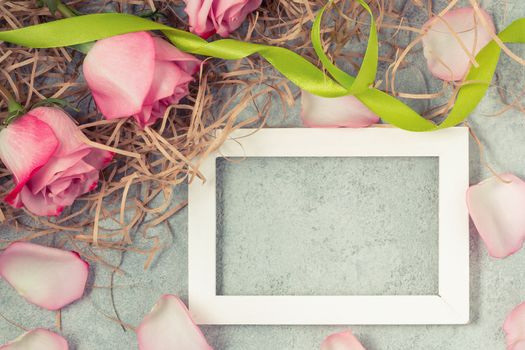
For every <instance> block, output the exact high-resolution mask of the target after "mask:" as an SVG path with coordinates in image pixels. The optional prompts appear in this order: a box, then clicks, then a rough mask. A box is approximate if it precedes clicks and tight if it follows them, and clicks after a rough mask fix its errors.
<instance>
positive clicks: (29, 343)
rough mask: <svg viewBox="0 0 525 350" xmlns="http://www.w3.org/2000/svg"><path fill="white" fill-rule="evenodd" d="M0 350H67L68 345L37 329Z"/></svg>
mask: <svg viewBox="0 0 525 350" xmlns="http://www.w3.org/2000/svg"><path fill="white" fill-rule="evenodd" d="M0 350H68V345H67V341H66V340H65V339H64V338H63V337H61V336H60V335H58V334H55V333H53V332H50V331H48V330H45V329H41V328H38V329H33V330H32V331H29V332H27V333H24V334H22V335H21V336H20V337H18V338H17V339H15V340H13V341H11V342H9V343H7V344H5V345H2V346H0Z"/></svg>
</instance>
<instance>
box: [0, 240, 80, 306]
mask: <svg viewBox="0 0 525 350" xmlns="http://www.w3.org/2000/svg"><path fill="white" fill-rule="evenodd" d="M88 270H89V265H88V264H87V263H86V262H85V261H84V260H82V259H81V258H80V256H79V255H78V254H77V253H75V252H71V251H66V250H61V249H56V248H51V247H44V246H41V245H37V244H32V243H27V242H15V243H12V244H11V245H9V247H7V249H6V250H4V251H3V252H2V254H0V276H1V277H3V278H4V279H5V280H6V281H7V282H8V283H9V284H10V285H11V286H13V288H14V289H16V291H17V292H18V293H19V294H20V295H21V296H23V297H24V298H25V299H26V300H27V301H29V302H30V303H33V304H35V305H38V306H40V307H43V308H45V309H48V310H58V309H61V308H62V307H64V306H66V305H68V304H70V303H72V302H74V301H76V300H78V299H80V298H81V297H82V295H83V294H84V288H85V286H86V282H87V277H88Z"/></svg>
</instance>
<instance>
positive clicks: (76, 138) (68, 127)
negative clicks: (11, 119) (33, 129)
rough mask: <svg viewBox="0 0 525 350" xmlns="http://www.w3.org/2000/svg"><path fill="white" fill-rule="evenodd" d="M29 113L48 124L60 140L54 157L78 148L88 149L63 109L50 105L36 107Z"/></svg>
mask: <svg viewBox="0 0 525 350" xmlns="http://www.w3.org/2000/svg"><path fill="white" fill-rule="evenodd" d="M30 113H31V115H32V116H34V117H36V118H38V119H39V120H40V121H42V122H44V123H46V124H47V126H49V127H50V128H51V129H52V130H53V133H54V134H55V136H56V137H57V139H58V140H59V141H60V142H59V144H58V148H57V149H56V151H55V154H54V156H55V157H63V156H65V155H69V154H71V153H73V152H77V151H79V150H83V149H88V148H89V146H88V145H86V144H85V143H84V142H83V141H82V140H83V139H84V138H83V137H82V131H80V129H79V128H78V127H77V125H76V124H75V122H74V121H73V119H71V117H69V116H68V115H67V114H66V113H65V112H64V111H63V110H61V109H59V108H52V107H38V108H35V109H33V110H31V112H30Z"/></svg>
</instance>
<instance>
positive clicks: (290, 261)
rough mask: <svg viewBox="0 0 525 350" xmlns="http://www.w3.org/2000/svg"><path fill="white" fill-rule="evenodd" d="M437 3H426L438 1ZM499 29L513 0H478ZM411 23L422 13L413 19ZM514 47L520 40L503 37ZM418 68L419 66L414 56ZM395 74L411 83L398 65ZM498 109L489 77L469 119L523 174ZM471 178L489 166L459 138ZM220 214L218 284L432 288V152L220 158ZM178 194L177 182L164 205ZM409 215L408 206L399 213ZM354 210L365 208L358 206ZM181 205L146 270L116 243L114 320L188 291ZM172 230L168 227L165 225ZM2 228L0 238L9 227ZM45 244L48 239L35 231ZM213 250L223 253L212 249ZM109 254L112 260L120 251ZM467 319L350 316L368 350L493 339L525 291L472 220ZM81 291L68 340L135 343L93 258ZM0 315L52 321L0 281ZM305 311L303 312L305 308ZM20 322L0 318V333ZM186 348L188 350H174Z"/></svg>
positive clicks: (520, 122) (512, 10)
mask: <svg viewBox="0 0 525 350" xmlns="http://www.w3.org/2000/svg"><path fill="white" fill-rule="evenodd" d="M444 3H445V1H440V4H438V6H437V8H438V9H439V8H441V7H443V4H444ZM482 5H483V6H484V7H485V8H487V9H488V11H489V12H491V13H493V14H494V16H495V18H496V22H497V25H498V27H499V28H502V27H504V26H506V25H507V24H509V23H510V22H511V21H512V20H513V19H516V18H519V17H523V16H525V6H524V5H525V4H524V3H523V2H522V1H521V0H493V1H488V0H486V1H482ZM414 21H415V22H418V21H419V22H420V19H414ZM513 49H515V50H516V52H517V53H518V54H519V55H521V56H522V57H523V53H524V51H525V50H523V49H519V48H518V47H517V46H513ZM420 66H421V67H422V68H421V70H424V65H421V63H420ZM499 72H500V75H501V80H500V84H501V85H502V86H503V87H504V88H507V89H514V91H518V92H519V91H521V90H522V89H523V81H524V78H525V72H524V69H523V67H519V66H518V65H517V64H515V63H514V62H512V61H511V60H509V59H508V58H506V57H503V59H502V61H501V65H500V67H499ZM407 79H408V80H406V81H405V83H402V84H401V85H402V86H404V85H403V84H406V86H410V84H411V83H412V81H411V80H410V79H409V77H407ZM500 108H502V105H501V102H500V99H499V96H498V94H497V91H496V89H495V88H491V89H490V91H489V93H488V96H487V97H486V98H485V99H484V100H483V102H482V104H481V105H480V106H479V108H478V110H477V111H476V112H475V113H474V114H473V115H472V116H471V117H470V119H469V123H470V125H471V126H472V128H473V130H474V131H475V132H476V134H477V135H478V136H479V138H480V139H481V141H482V142H483V144H484V145H485V147H486V154H485V156H486V159H487V160H488V161H489V162H490V163H491V164H492V165H493V166H494V168H495V169H496V170H497V171H501V172H503V171H511V172H514V173H515V174H517V175H519V176H521V177H525V119H524V115H523V114H520V113H519V112H517V111H514V110H510V111H508V112H506V113H505V114H503V115H501V116H500V117H490V116H488V114H490V113H493V112H495V111H497V110H499V109H500ZM298 111H299V105H298V104H297V105H296V107H295V108H294V109H293V110H292V111H291V113H290V116H289V117H288V118H287V119H283V118H282V116H280V115H278V114H277V113H275V114H274V115H272V116H271V118H270V125H271V126H284V127H294V126H295V127H298V126H300V125H301V124H300V121H299V117H298V115H299V114H298ZM470 154H471V164H470V168H471V171H470V174H471V179H470V180H471V182H472V183H476V182H478V181H480V180H482V179H483V178H485V177H487V176H489V172H488V171H487V169H486V168H485V167H483V166H482V165H480V161H479V152H478V148H477V146H476V144H475V143H474V142H471V152H470ZM219 167H220V168H221V169H222V181H221V183H222V186H221V188H220V191H221V192H222V196H221V199H220V203H221V204H222V206H221V212H220V214H221V216H220V218H222V220H221V222H222V225H221V227H220V229H219V232H220V236H221V239H220V240H219V244H218V248H219V253H220V254H219V257H218V262H219V266H220V271H222V273H221V274H219V276H218V277H217V280H218V285H219V292H220V293H222V294H243V293H255V294H321V293H333V294H345V293H354V294H364V293H374V294H384V293H412V294H422V293H427V292H432V291H435V290H436V288H437V281H436V279H437V278H436V273H437V271H436V253H437V251H436V249H437V246H436V244H437V240H436V237H435V233H436V215H435V213H436V210H435V208H436V205H437V203H436V195H435V191H436V186H435V184H436V181H437V179H436V173H435V171H436V163H435V162H434V161H433V159H432V158H425V159H419V160H415V159H410V158H406V159H392V160H387V159H369V160H363V159H352V160H341V159H321V160H315V161H314V160H297V159H293V160H287V161H285V160H282V159H279V158H276V159H269V160H261V159H254V160H249V161H246V162H244V163H242V164H240V165H234V164H229V163H220V164H219ZM184 198H186V188H185V187H184V186H181V187H179V188H178V189H177V195H176V200H175V201H174V203H178V201H181V200H183V199H184ZM409 213H410V214H411V215H414V217H415V218H416V219H415V220H414V219H411V217H412V216H410V215H409ZM365 214H366V215H365ZM186 215H187V212H186V210H182V211H181V212H180V213H179V214H178V215H176V216H175V217H173V218H172V219H171V220H170V223H169V227H168V226H162V227H159V228H157V229H154V230H151V231H150V232H149V233H148V234H149V235H150V236H153V235H159V237H161V239H162V241H163V242H164V243H165V244H166V246H167V248H166V249H165V250H164V251H163V253H162V254H161V255H160V257H159V258H158V259H157V260H155V262H154V263H153V265H152V267H151V269H150V270H148V271H144V270H143V264H144V261H145V257H144V256H142V255H138V254H126V255H125V256H124V257H123V259H122V269H123V271H125V273H124V274H123V275H116V276H115V281H114V283H115V286H116V287H115V292H114V301H115V306H116V309H117V310H118V311H119V314H120V317H121V318H122V320H124V321H125V322H126V323H129V324H131V325H135V326H136V325H138V324H139V322H140V320H141V319H142V317H143V316H144V314H146V313H147V312H148V310H149V309H150V308H151V307H152V306H153V304H154V303H155V301H156V300H157V299H158V298H159V296H160V295H161V294H164V293H174V294H178V295H180V296H181V297H182V298H183V299H184V300H186V298H187V223H186ZM168 228H171V230H168ZM15 234H16V233H14V232H7V230H6V229H5V228H3V229H2V232H1V235H2V236H4V237H5V236H12V235H15ZM42 242H43V243H48V244H49V243H52V242H49V241H46V240H43V241H42ZM221 253H222V254H221ZM108 259H109V260H110V261H112V262H113V263H114V264H118V263H119V261H120V259H121V256H120V255H119V254H114V255H113V256H109V257H108ZM470 259H471V260H470V265H471V281H470V285H471V322H470V324H468V325H464V326H431V325H429V326H355V327H351V328H352V329H353V331H354V332H355V334H356V335H357V336H358V337H359V338H360V339H361V341H362V343H363V344H364V346H365V347H366V348H367V349H368V350H407V349H425V350H503V349H505V345H504V335H503V332H502V330H501V326H502V323H503V320H504V318H505V316H506V315H507V313H508V312H509V311H510V310H511V309H512V308H513V307H514V306H516V305H517V304H518V303H520V302H522V301H525V268H524V266H525V249H524V250H521V251H520V252H518V253H516V254H515V255H513V256H511V257H509V258H507V259H504V260H497V259H492V258H490V257H489V256H488V255H487V253H486V250H485V248H484V246H483V244H482V242H480V239H479V236H478V235H477V233H476V232H475V229H472V238H471V255H470ZM92 276H95V278H94V280H92V281H90V287H89V291H88V293H87V296H86V297H85V298H84V299H83V300H82V301H80V302H78V303H76V304H74V305H72V306H70V307H68V308H66V309H65V310H64V311H63V313H62V322H63V331H62V333H63V334H64V336H66V337H67V338H68V339H69V341H70V345H71V349H76V350H130V349H137V346H136V340H135V335H134V333H133V332H130V331H127V332H124V331H123V330H122V328H121V327H120V326H119V325H118V324H116V323H115V322H113V321H112V320H110V319H109V317H114V316H115V315H114V312H113V308H112V306H111V298H110V292H109V289H108V288H107V286H109V284H110V273H109V271H108V269H107V268H105V267H101V266H94V267H92ZM0 300H1V302H0V313H1V314H2V315H4V316H5V317H7V318H9V319H11V320H13V321H15V322H17V323H19V324H21V325H23V326H24V327H27V328H34V327H48V328H51V329H54V328H53V327H54V321H55V315H54V314H53V313H51V312H47V311H43V310H40V309H38V308H36V307H34V306H32V305H29V304H28V303H26V302H25V301H24V300H23V299H22V298H21V297H19V296H18V295H17V294H16V293H15V292H14V291H13V290H12V289H11V288H10V287H9V286H8V285H7V284H6V283H5V282H3V281H0ZM305 312H307V310H305ZM346 328H347V327H343V326H334V327H330V326H322V327H319V326H271V327H269V326H223V327H222V326H221V327H219V326H207V327H203V330H204V333H205V335H206V337H207V339H208V340H209V342H210V344H211V345H212V346H213V347H214V348H215V349H217V350H310V349H312V350H313V349H319V344H320V343H321V341H322V339H323V338H324V337H325V336H326V335H328V334H330V333H332V332H337V331H341V330H344V329H346ZM21 332H22V331H21V330H20V329H19V328H17V327H16V326H13V325H12V324H10V323H8V322H6V321H4V320H2V319H0V344H2V343H4V342H6V341H8V340H10V339H13V338H15V337H17V336H18V335H19V334H20V333H21ZM177 350H188V349H177Z"/></svg>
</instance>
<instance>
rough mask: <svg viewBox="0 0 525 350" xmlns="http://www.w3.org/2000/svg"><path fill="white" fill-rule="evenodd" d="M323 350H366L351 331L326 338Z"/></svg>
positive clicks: (322, 345)
mask: <svg viewBox="0 0 525 350" xmlns="http://www.w3.org/2000/svg"><path fill="white" fill-rule="evenodd" d="M321 350H365V348H364V347H363V345H361V343H360V342H359V340H357V338H356V337H355V336H354V335H353V334H352V332H350V331H346V332H341V333H335V334H332V335H329V336H328V337H326V339H325V340H324V341H323V343H322V344H321Z"/></svg>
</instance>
